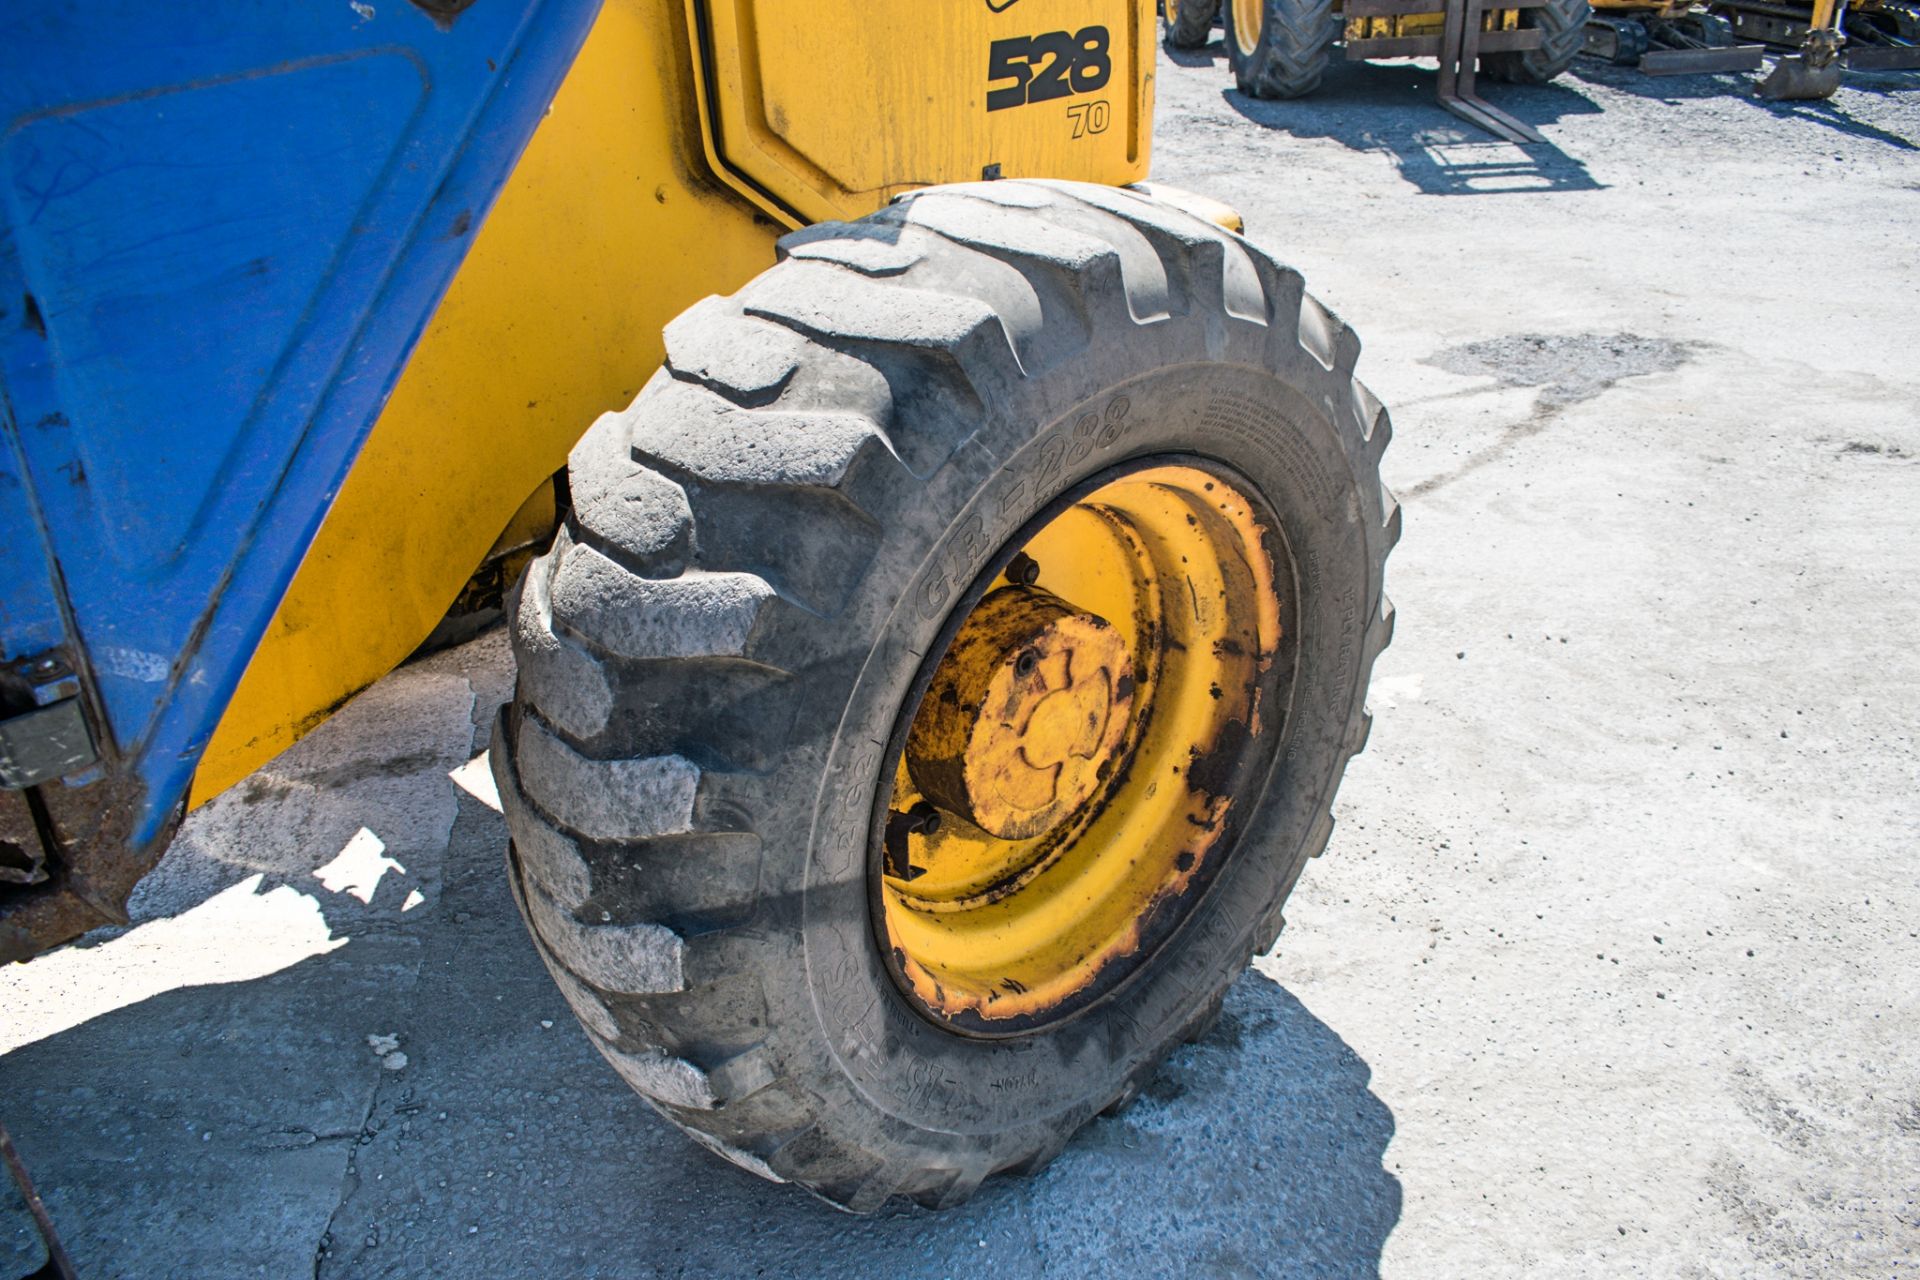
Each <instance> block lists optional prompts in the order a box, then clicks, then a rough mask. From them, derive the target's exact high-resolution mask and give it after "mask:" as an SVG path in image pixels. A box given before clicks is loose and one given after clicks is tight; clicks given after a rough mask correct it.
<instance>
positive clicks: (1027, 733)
mask: <svg viewBox="0 0 1920 1280" xmlns="http://www.w3.org/2000/svg"><path fill="white" fill-rule="evenodd" d="M1133 686H1134V677H1133V660H1132V657H1131V655H1130V654H1129V653H1128V652H1127V646H1126V641H1125V640H1124V638H1123V637H1122V636H1121V635H1120V633H1119V632H1118V631H1116V630H1115V629H1114V628H1113V627H1112V626H1110V625H1109V624H1108V623H1107V622H1106V621H1105V620H1104V619H1101V618H1097V617H1094V616H1092V615H1090V614H1085V613H1080V612H1077V611H1075V610H1074V609H1073V607H1072V606H1071V605H1069V604H1067V602H1066V601H1064V600H1061V599H1060V598H1059V597H1058V596H1055V595H1053V594H1052V593H1051V592H1048V591H1044V590H1042V589H1040V588H1038V587H1027V586H1014V587H1006V588H1003V589H1002V590H1000V591H996V592H994V593H993V594H992V595H990V596H988V597H987V598H986V599H984V600H982V601H981V602H980V605H979V607H978V608H976V609H975V611H974V612H973V614H972V616H970V617H969V618H968V619H967V622H966V624H965V625H964V626H963V627H962V628H961V630H960V632H959V634H958V635H956V636H955V637H954V640H953V643H952V645H951V646H950V647H949V648H948V650H947V655H946V657H945V658H944V659H943V660H942V661H941V663H940V666H939V668H938V669H937V670H936V671H935V672H934V676H933V683H932V684H931V686H930V687H929V688H928V690H927V693H926V696H925V698H923V699H922V701H921V704H920V711H919V714H918V715H916V716H915V718H914V722H913V726H912V728H911V729H909V730H908V734H907V768H908V770H909V771H910V772H911V773H912V775H913V780H914V784H915V785H916V786H917V787H919V788H920V791H921V793H922V794H923V795H925V796H926V797H927V798H928V799H930V800H931V801H933V803H934V804H936V805H937V806H939V807H940V808H942V809H944V810H946V811H948V812H949V813H952V814H955V815H957V816H959V817H962V818H965V819H966V820H967V821H968V822H971V823H972V824H973V825H975V826H977V827H979V828H980V829H981V830H983V831H986V832H987V833H989V834H990V835H994V836H998V837H1000V838H1001V839H1003V840H1026V839H1031V838H1033V837H1034V836H1038V835H1041V834H1043V833H1044V832H1046V831H1047V830H1048V829H1049V828H1051V827H1053V826H1055V825H1056V824H1058V823H1059V822H1060V821H1061V820H1062V819H1063V818H1065V817H1066V816H1067V815H1068V814H1070V813H1072V812H1073V811H1074V810H1075V809H1076V808H1078V807H1079V806H1080V805H1081V804H1082V803H1084V802H1085V801H1086V800H1087V799H1088V798H1089V797H1090V796H1092V795H1093V793H1094V792H1095V791H1096V790H1097V789H1098V788H1099V787H1100V784H1101V783H1102V782H1104V781H1105V780H1106V778H1107V776H1108V774H1109V773H1110V772H1111V771H1112V768H1113V760H1114V757H1115V755H1116V754H1117V753H1118V752H1119V749H1120V746H1121V743H1122V742H1123V741H1124V740H1125V738H1126V734H1127V724H1128V717H1129V713H1130V712H1131V710H1132V706H1133V692H1134V689H1133Z"/></svg>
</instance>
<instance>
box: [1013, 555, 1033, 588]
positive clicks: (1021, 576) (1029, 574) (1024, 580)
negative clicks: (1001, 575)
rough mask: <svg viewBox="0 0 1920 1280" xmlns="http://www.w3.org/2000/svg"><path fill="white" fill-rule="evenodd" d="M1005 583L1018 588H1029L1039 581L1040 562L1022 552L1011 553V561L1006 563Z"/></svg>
mask: <svg viewBox="0 0 1920 1280" xmlns="http://www.w3.org/2000/svg"><path fill="white" fill-rule="evenodd" d="M1007 581H1008V582H1012V583H1016V584H1018V585H1019V586H1023V587H1030V586H1032V585H1033V584H1034V583H1036V582H1038V581H1040V562H1039V561H1038V560H1035V559H1034V558H1033V557H1032V556H1030V555H1028V554H1027V553H1026V552H1024V551H1016V552H1014V553H1013V559H1011V560H1009V561H1007Z"/></svg>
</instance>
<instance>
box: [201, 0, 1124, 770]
mask: <svg viewBox="0 0 1920 1280" xmlns="http://www.w3.org/2000/svg"><path fill="white" fill-rule="evenodd" d="M1001 10H1002V11H1001V12H999V13H995V12H994V11H993V6H990V5H987V4H985V3H982V2H980V0H973V2H971V3H946V4H939V5H929V4H927V3H925V0H868V3H864V4H860V5H828V6H819V5H803V4H799V3H796V2H795V0H731V2H730V3H723V4H718V5H716V6H714V7H713V10H712V12H711V13H708V12H707V11H706V9H705V7H704V3H703V0H607V4H606V7H605V8H604V9H603V10H602V12H601V15H600V17H599V19H598V20H597V21H596V23H595V26H594V29H593V31H592V33H591V34H590V35H589V36H588V38H587V42H586V44H585V46H584V48H583V49H582V50H581V53H580V55H579V57H578V59H577V60H576V61H575V64H574V66H573V68H572V70H571V71H570V72H569V74H568V77H567V79H566V82H565V83H564V84H563V85H562V86H561V89H560V91H559V93H558V95H557V96H556V97H555V99H554V101H553V104H552V106H551V108H550V110H549V113H548V116H547V118H546V119H545V120H544V121H543V122H542V123H541V125H540V127H539V129H538V130H537V131H536V133H535V134H534V137H533V140H532V142H531V143H530V144H529V146H528V148H527V152H526V154H525V156H523V157H522V159H521V161H520V163H519V165H518V166H517V167H516V168H515V170H514V172H513V175H512V176H511V178H510V179H509V180H508V183H507V185H506V187H505V189H504V190H503V191H502V192H501V195H500V198H499V200H498V201H497V202H496V204H495V206H494V208H493V210H492V211H491V212H490V213H489V214H488V215H487V217H486V218H485V220H484V221H483V223H482V224H481V226H480V228H479V230H478V232H477V233H476V234H475V238H474V242H473V247H472V249H471V250H470V251H469V253H468V256H467V258H466V261H465V262H464V263H463V265H462V266H461V269H460V271H459V273H458V275H457V276H456V277H455V279H454V281H453V283H452V286H451V287H450V288H449V290H448V292H447V295H446V297H445V299H444V300H443V301H442V302H441V305H440V307H439V309H438V311H437V312H436V313H435V315H434V317H433V320H432V322H431V323H430V324H429V325H428V327H427V329H426V331H425V333H424V334H423V335H422V337H421V339H420V342H419V345H418V346H417V347H416V349H415V351H414V353H413V356H412V358H411V360H410V361H409V363H408V365H407V368H406V370H405V371H404V373H403V374H402V375H401V377H400V380H399V383H398V385H397V386H396V387H395V389H394V393H393V395H392V397H391V399H390V400H389V402H388V404H387V406H386V408H385V410H384V411H383V412H382V414H381V416H380V419H379V421H378V422H377V423H376V424H375V426H374V429H373V432H372V434H371V436H370V437H369V439H368V441H367V444H366V446H365V448H364V449H363V450H362V451H361V454H360V456H359V458H358V459H357V460H356V462H355V464H354V467H353V470H352V472H351V473H350V474H349V475H348V477H347V479H346V482H345V484H344V485H343V486H342V487H341V490H340V492H339V494H338V496H337V497H336V498H335V499H334V502H333V505H332V507H331V508H330V510H329V511H328V513H327V517H326V520H325V522H324V524H323V525H322V526H321V529H320V531H319V534H318V535H317V537H316V538H315V540H314V543H313V545H312V546H311V547H310V548H309V549H308V551H307V554H306V557H305V559H304V560H303V562H302V563H301V566H300V569H299V571H298V573H297V574H296V576H295V578H294V581H293V583H292V585H291V586H290V588H289V589H288V592H287V595H286V597H285V598H284V599H283V600H282V601H281V604H280V607H279V610H278V611H277V613H276V614H275V617H274V619H273V622H272V624H271V626H270V627H269V629H268V631H267V634H266V636H265V638H264V639H263V640H262V641H261V644H260V647H259V648H258V649H257V650H256V652H255V654H254V656H253V659H252V661H251V663H250V664H249V666H248V668H247V671H246V673H245V675H244V676H243V677H242V679H241V682H240V686H239V688H238V690H237V691H236V692H235V695H234V697H233V700H232V701H231V703H229V705H228V707H227V710H226V713H225V715H224V716H223V717H222V719H221V722H220V724H219V726H218V727H217V728H216V729H215V731H214V734H213V737H212V739H211V740H210V742H209V743H208V746H207V749H206V752H205V754H204V756H203V757H202V760H201V763H200V768H199V773H198V775H197V776H196V778H195V781H194V788H193V797H192V798H193V803H195V804H199V803H201V802H202V801H204V800H206V799H207V798H208V797H210V796H212V795H215V794H217V793H218V792H220V791H222V790H224V789H225V788H226V787H228V786H231V785H232V784H233V783H235V782H237V781H239V780H240V779H241V778H243V777H245V776H246V775H247V774H248V773H250V772H251V771H252V770H254V769H255V768H257V767H259V766H260V765H261V764H263V763H265V762H266V761H267V760H268V759H271V758H272V757H273V756H274V755H276V754H278V753H279V752H280V751H282V750H283V749H285V748H286V747H288V746H290V745H291V744H292V743H293V742H294V741H295V740H296V739H297V738H298V737H299V736H300V735H301V734H303V733H305V732H306V731H307V730H308V729H310V728H312V727H313V726H314V725H316V724H318V723H319V722H320V721H322V720H324V719H325V718H326V717H327V716H328V715H329V714H330V713H331V712H332V711H333V710H334V708H336V707H338V706H339V705H340V704H341V703H342V702H344V701H345V700H346V699H347V698H349V697H351V696H352V695H353V694H354V693H355V692H357V691H358V690H360V689H362V688H364V687H366V686H367V685H368V684H370V683H372V682H373V681H375V680H377V679H379V678H380V677H381V676H382V675H384V674H386V673H387V672H388V671H390V670H392V669H393V667H394V666H396V665H397V664H398V663H400V662H401V661H402V660H404V659H405V658H406V656H407V655H408V654H410V653H411V652H413V650H414V649H415V648H416V647H417V646H418V645H419V644H420V642H421V641H422V640H424V639H425V638H426V637H427V635H428V634H429V633H430V632H431V631H432V630H433V628H434V626H435V625H436V624H437V623H438V622H439V621H440V619H441V618H442V617H443V616H444V614H445V613H446V610H447V608H448V606H449V604H451V603H452V602H453V601H454V599H455V598H456V597H457V596H458V595H459V594H460V591H461V589H462V587H463V586H464V585H465V584H466V583H467V581H468V579H469V577H470V576H471V575H472V574H473V572H474V571H475V569H476V567H477V566H479V565H480V563H481V561H482V560H483V558H484V557H485V556H486V555H487V553H488V551H489V549H490V548H492V547H495V546H497V545H502V544H506V543H512V542H516V541H518V540H523V539H524V534H525V530H523V529H520V528H519V527H518V525H520V524H523V523H525V521H526V519H528V518H529V517H528V516H527V513H529V512H534V513H537V512H539V511H540V510H541V509H542V506H543V502H544V499H543V497H542V496H541V495H540V489H541V486H543V485H545V484H546V483H547V482H548V478H549V477H550V476H552V475H553V474H554V473H555V472H557V471H559V470H560V469H561V468H562V467H564V466H565V464H566V456H567V453H568V451H569V450H570V449H571V447H572V446H573V443H574V442H575V441H576V440H577V439H579V437H580V435H581V433H582V432H583V431H585V429H586V427H587V426H588V424H590V423H591V422H592V421H593V420H594V418H596V417H597V416H598V415H599V414H601V413H603V412H606V411H607V410H610V409H617V408H619V407H621V406H624V405H625V404H626V403H627V402H628V401H629V400H630V399H631V398H632V397H633V395H634V394H635V392H636V391H637V390H638V389H639V387H640V386H641V385H642V384H643V383H644V382H645V381H646V379H647V378H648V377H649V376H650V375H651V374H652V372H653V371H654V369H655V368H656V367H657V366H658V365H659V362H660V359H661V354H662V348H661V338H660V332H661V329H662V328H663V327H664V326H665V324H666V322H667V321H669V320H671V319H672V318H673V317H674V316H675V315H677V314H679V313H680V312H681V311H683V310H685V309H686V308H687V307H688V306H689V305H691V304H692V303H694V302H695V301H697V300H698V299H700V298H702V297H704V296H706V295H708V294H712V293H726V292H730V291H731V290H733V289H735V288H737V287H739V286H740V285H741V284H742V283H744V282H745V281H746V280H748V279H749V278H751V277H752V276H753V275H755V274H756V273H758V272H759V271H761V270H762V269H764V268H765V267H767V266H769V265H771V263H772V261H773V241H774V239H775V238H776V237H777V236H778V235H779V233H780V232H781V230H782V225H781V224H785V225H789V226H792V225H799V223H800V222H801V221H808V220H817V219H822V218H828V217H841V218H848V217H858V216H860V215H862V214H865V213H869V212H871V211H872V210H874V209H876V208H879V207H880V206H881V205H883V204H885V203H886V201H887V200H888V199H890V198H891V197H892V196H893V195H894V194H895V193H897V192H899V191H902V190H906V189H909V188H912V187H917V186H922V185H926V184H928V183H933V182H941V181H947V180H953V179H974V178H978V177H980V176H981V172H982V170H983V168H985V167H986V166H987V165H989V164H998V165H1000V166H1001V169H1000V171H1001V173H1002V174H1003V175H1004V176H1007V177H1014V176H1021V175H1028V176H1031V175H1045V176H1050V177H1059V178H1074V179H1081V180H1086V181H1099V182H1110V183H1116V184H1117V183H1124V182H1129V181H1133V180H1135V179H1138V178H1140V177H1143V176H1144V175H1145V173H1146V168H1147V140H1148V135H1149V131H1150V129H1151V122H1152V95H1151V82H1152V76H1153V65H1154V64H1153V38H1154V24H1153V13H1152V10H1151V9H1149V8H1148V7H1147V5H1146V4H1145V2H1144V0H1022V2H1021V3H1017V4H1013V5H1011V6H1001ZM697 24H705V29H704V30H701V29H699V27H698V25H697ZM1094 26H1104V27H1106V28H1107V30H1108V31H1109V47H1108V49H1107V51H1106V52H1107V55H1108V57H1109V58H1110V60H1111V69H1110V74H1109V75H1108V77H1107V80H1106V82H1105V83H1104V85H1103V86H1102V87H1101V88H1100V89H1098V90H1097V91H1094V90H1090V91H1088V92H1075V93H1070V94H1069V95H1068V96H1066V97H1064V98H1060V99H1049V100H1046V101H1043V102H1027V103H1023V104H1022V105H1020V106H1018V107H1016V108H1014V109H1005V110H995V111H988V110H987V109H986V102H985V95H986V92H987V91H988V89H989V86H990V83H991V84H995V85H997V86H998V87H1001V88H1003V89H1004V88H1005V87H1006V86H1007V84H1008V83H1009V82H1008V81H1005V80H1001V81H997V82H990V81H989V80H988V76H987V73H988V70H989V68H988V62H989V56H990V46H991V45H992V43H993V42H994V41H997V40H1005V39H1009V38H1011V39H1015V40H1018V39H1021V38H1027V37H1042V36H1045V35H1046V34H1047V33H1050V32H1054V31H1065V32H1068V33H1077V32H1080V31H1082V30H1083V29H1086V28H1089V27H1094ZM703 51H704V52H703ZM1048 65H1049V62H1048V60H1047V59H1044V58H1036V59H1035V60H1034V61H1033V62H1032V63H1031V64H1030V66H1029V69H1030V70H1031V71H1033V72H1042V71H1044V70H1045V69H1046V67H1047V66H1048ZM708 74H711V75H712V77H713V82H712V84H711V85H709V84H707V82H706V79H705V77H706V76H707V75H708ZM1033 78H1035V79H1040V78H1044V77H1043V76H1040V75H1035V76H1034V77H1033ZM1080 79H1081V81H1082V83H1087V82H1090V80H1091V79H1092V77H1091V76H1089V75H1087V74H1085V73H1084V72H1083V73H1082V75H1081V77H1080ZM1070 87H1071V82H1070ZM1096 102H1101V103H1105V104H1106V105H1105V107H1104V108H1100V109H1098V110H1096V109H1095V106H1094V104H1095V103H1096ZM709 108H711V109H712V110H711V111H709ZM716 122H717V123H716ZM742 197H745V198H744V199H743V198H742ZM769 215H771V216H769ZM529 495H533V496H532V497H530V496H529Z"/></svg>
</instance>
